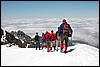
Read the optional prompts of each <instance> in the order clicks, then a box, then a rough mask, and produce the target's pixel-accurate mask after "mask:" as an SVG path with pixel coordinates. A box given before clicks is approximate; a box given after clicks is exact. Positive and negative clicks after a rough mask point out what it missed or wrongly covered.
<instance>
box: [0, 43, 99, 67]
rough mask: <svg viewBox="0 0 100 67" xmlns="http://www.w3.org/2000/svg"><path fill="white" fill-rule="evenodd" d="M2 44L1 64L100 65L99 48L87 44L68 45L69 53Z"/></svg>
mask: <svg viewBox="0 0 100 67" xmlns="http://www.w3.org/2000/svg"><path fill="white" fill-rule="evenodd" d="M6 46H7V45H2V46H1V66H99V49H97V48H95V47H91V46H88V45H86V44H77V45H75V46H69V47H68V51H69V50H72V49H73V50H72V51H69V52H68V53H66V54H64V53H60V50H59V51H58V52H56V51H55V52H46V50H47V49H43V50H35V48H18V47H16V46H12V47H6Z"/></svg>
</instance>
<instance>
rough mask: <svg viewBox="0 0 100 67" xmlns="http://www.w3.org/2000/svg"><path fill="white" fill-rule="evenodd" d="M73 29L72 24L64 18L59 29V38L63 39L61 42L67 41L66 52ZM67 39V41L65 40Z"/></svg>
mask: <svg viewBox="0 0 100 67" xmlns="http://www.w3.org/2000/svg"><path fill="white" fill-rule="evenodd" d="M72 32H73V31H72V29H71V26H70V25H69V24H68V23H67V22H66V20H65V19H63V20H62V24H61V25H60V26H59V29H58V39H59V40H61V42H62V43H63V42H65V43H64V44H65V45H64V47H65V49H64V52H65V53H67V45H68V37H71V36H72ZM64 40H65V41H64ZM61 51H62V50H61Z"/></svg>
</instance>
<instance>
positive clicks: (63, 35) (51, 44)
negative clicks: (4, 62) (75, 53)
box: [35, 19, 73, 53]
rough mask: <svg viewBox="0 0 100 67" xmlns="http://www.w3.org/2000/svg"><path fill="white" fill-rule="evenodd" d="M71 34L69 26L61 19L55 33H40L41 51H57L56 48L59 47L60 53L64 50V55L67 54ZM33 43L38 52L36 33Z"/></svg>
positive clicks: (37, 36)
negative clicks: (34, 42)
mask: <svg viewBox="0 0 100 67" xmlns="http://www.w3.org/2000/svg"><path fill="white" fill-rule="evenodd" d="M72 32H73V31H72V28H71V26H70V25H69V24H68V23H67V22H66V20H65V19H63V20H62V24H61V25H60V26H59V27H58V30H57V31H56V32H55V33H54V31H53V30H51V33H49V32H48V31H46V32H45V33H42V49H44V48H47V52H50V51H52V50H54V51H55V50H56V51H58V46H59V45H60V51H61V52H62V51H63V50H64V53H67V47H68V37H71V36H72ZM35 41H36V44H37V46H38V47H39V50H40V44H39V35H38V33H36V36H35ZM37 46H36V49H37ZM53 48H54V49H53Z"/></svg>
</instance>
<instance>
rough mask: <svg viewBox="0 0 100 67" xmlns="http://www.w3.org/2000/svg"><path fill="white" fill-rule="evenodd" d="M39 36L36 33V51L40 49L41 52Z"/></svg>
mask: <svg viewBox="0 0 100 67" xmlns="http://www.w3.org/2000/svg"><path fill="white" fill-rule="evenodd" d="M39 39H40V38H39V35H38V32H36V35H35V43H36V50H37V48H38V47H39V50H40V42H39Z"/></svg>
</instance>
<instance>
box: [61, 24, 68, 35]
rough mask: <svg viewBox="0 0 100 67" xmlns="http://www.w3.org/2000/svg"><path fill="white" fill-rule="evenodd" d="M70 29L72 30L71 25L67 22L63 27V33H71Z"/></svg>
mask: <svg viewBox="0 0 100 67" xmlns="http://www.w3.org/2000/svg"><path fill="white" fill-rule="evenodd" d="M69 30H70V25H69V24H66V23H65V24H64V26H63V29H62V32H63V34H64V35H69Z"/></svg>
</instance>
